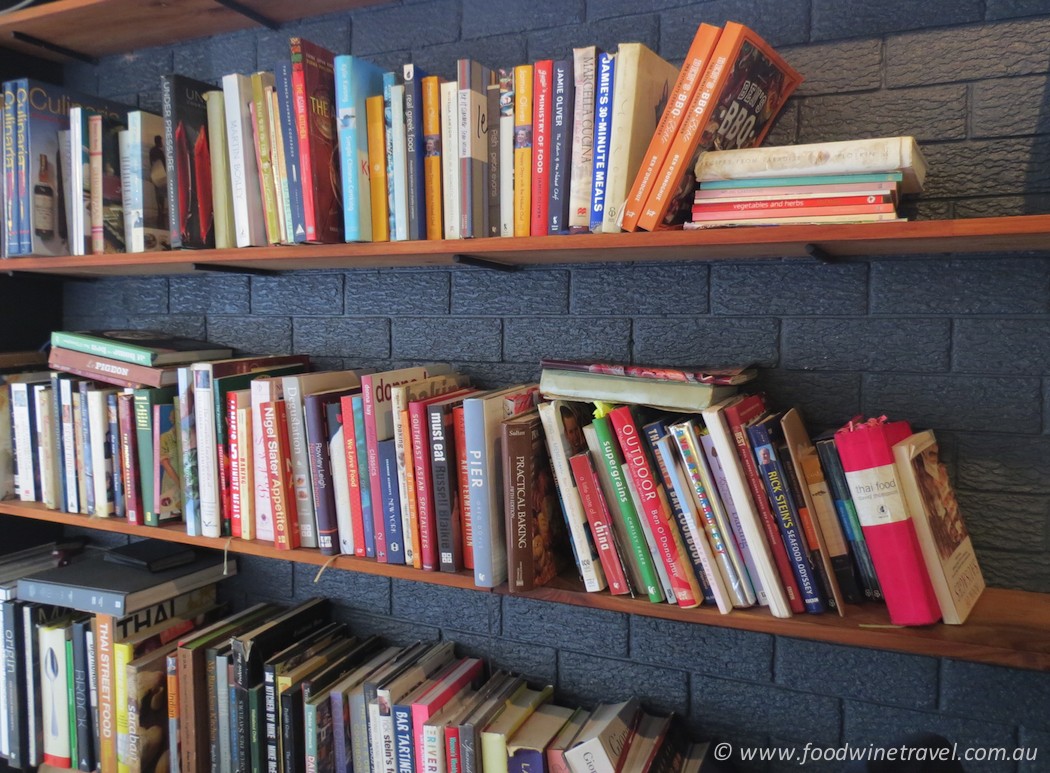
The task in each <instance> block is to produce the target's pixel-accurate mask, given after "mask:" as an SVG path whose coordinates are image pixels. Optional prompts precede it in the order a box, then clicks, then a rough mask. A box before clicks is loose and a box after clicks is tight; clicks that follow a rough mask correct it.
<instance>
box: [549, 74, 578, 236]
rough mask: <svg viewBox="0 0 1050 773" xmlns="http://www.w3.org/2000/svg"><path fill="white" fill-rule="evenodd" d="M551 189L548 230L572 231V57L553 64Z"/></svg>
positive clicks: (573, 94) (573, 90) (555, 231)
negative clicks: (570, 216)
mask: <svg viewBox="0 0 1050 773" xmlns="http://www.w3.org/2000/svg"><path fill="white" fill-rule="evenodd" d="M552 85H553V99H552V100H551V142H550V169H551V176H550V188H549V189H548V193H547V199H548V203H547V233H551V234H558V233H568V232H569V178H570V176H571V173H572V164H571V156H572V119H573V104H574V101H575V100H574V97H575V84H574V82H573V68H572V60H571V59H559V60H557V61H556V62H555V63H554V74H553V77H552Z"/></svg>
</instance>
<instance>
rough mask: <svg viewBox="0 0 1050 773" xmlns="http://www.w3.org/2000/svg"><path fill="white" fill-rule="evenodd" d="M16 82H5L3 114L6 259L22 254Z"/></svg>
mask: <svg viewBox="0 0 1050 773" xmlns="http://www.w3.org/2000/svg"><path fill="white" fill-rule="evenodd" d="M16 116H17V111H16V108H15V82H14V81H5V82H4V113H3V130H4V131H3V143H2V144H3V147H4V182H3V185H4V196H3V202H4V213H3V214H4V245H5V246H6V248H7V249H6V252H5V253H4V257H5V258H9V257H11V258H13V257H15V256H16V255H21V254H22V245H21V244H19V241H18V224H19V222H20V214H19V204H20V201H19V197H18V169H19V166H18V153H17V152H16V150H15V142H16V140H15V123H16V120H17V117H16Z"/></svg>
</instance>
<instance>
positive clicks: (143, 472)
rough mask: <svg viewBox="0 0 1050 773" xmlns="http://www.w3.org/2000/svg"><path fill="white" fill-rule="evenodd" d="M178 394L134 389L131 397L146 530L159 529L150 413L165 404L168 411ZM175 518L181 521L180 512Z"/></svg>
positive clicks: (172, 390)
mask: <svg viewBox="0 0 1050 773" xmlns="http://www.w3.org/2000/svg"><path fill="white" fill-rule="evenodd" d="M177 392H178V389H177V387H173V386H170V387H162V388H160V389H136V390H135V392H134V397H135V435H136V437H135V441H136V446H137V449H138V459H139V485H140V486H141V494H142V510H143V523H144V524H146V525H147V526H160V522H161V519H160V514H159V513H158V512H157V507H156V504H157V503H156V500H155V499H154V478H155V470H154V464H155V462H156V458H155V457H154V454H153V409H154V408H155V407H156V406H158V405H163V404H165V403H167V404H168V406H169V407H170V406H171V404H172V401H173V400H174V399H175V397H176V394H177ZM178 517H179V518H181V517H182V512H181V510H180V512H179V514H178Z"/></svg>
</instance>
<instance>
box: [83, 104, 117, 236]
mask: <svg viewBox="0 0 1050 773" xmlns="http://www.w3.org/2000/svg"><path fill="white" fill-rule="evenodd" d="M126 122H127V118H126V116H125V115H123V114H121V115H120V117H116V116H113V115H109V114H106V115H101V114H92V115H90V116H88V171H89V176H90V185H91V251H92V253H94V254H95V255H102V254H104V253H105V254H110V253H117V252H124V251H125V247H126V245H125V243H124V204H123V200H122V192H121V185H120V145H119V142H120V139H119V138H120V132H122V131H124V130H125V128H124V127H125V123H126Z"/></svg>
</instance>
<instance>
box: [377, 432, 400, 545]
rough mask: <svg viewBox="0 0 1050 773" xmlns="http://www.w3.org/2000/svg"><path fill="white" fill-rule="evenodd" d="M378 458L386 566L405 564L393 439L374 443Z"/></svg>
mask: <svg viewBox="0 0 1050 773" xmlns="http://www.w3.org/2000/svg"><path fill="white" fill-rule="evenodd" d="M376 452H377V454H378V456H379V493H380V496H381V497H382V502H383V516H384V520H385V522H386V561H387V563H388V564H403V563H405V538H404V530H403V529H402V527H401V494H400V490H399V487H398V480H397V455H396V453H395V450H394V439H393V438H390V439H389V440H380V441H379V442H378V443H376Z"/></svg>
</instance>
